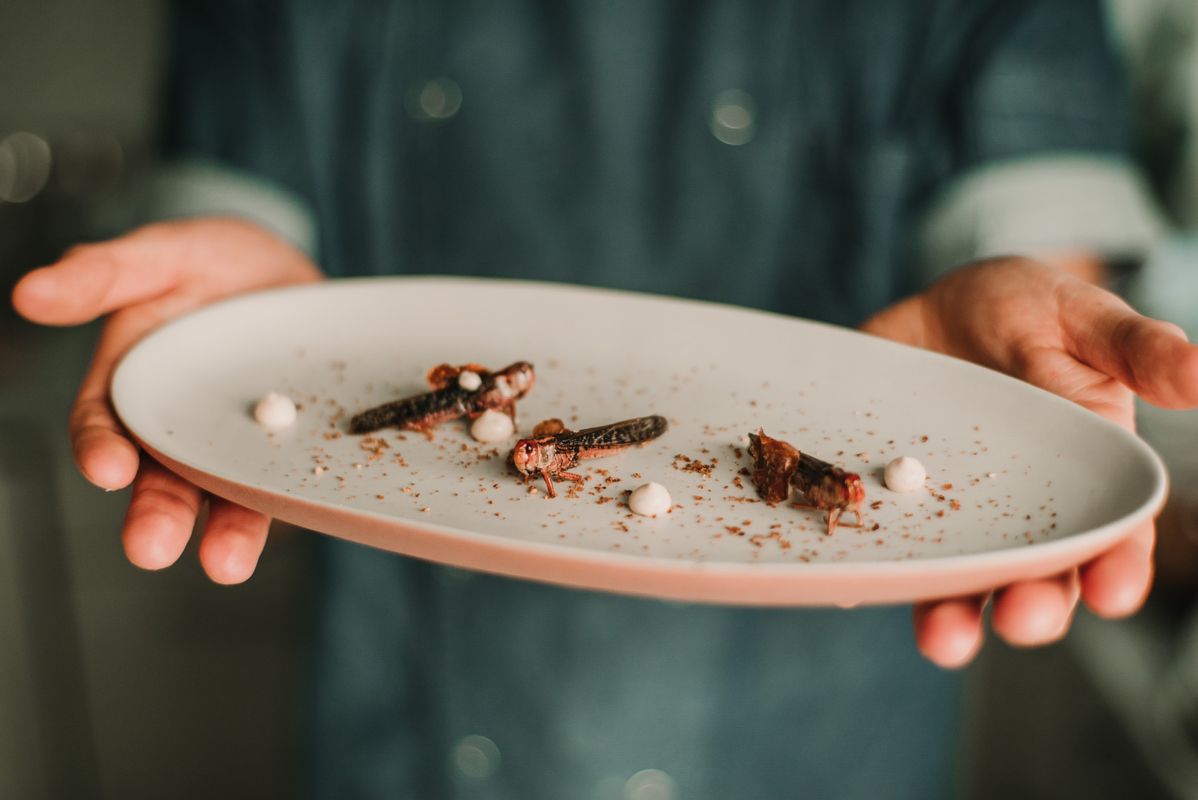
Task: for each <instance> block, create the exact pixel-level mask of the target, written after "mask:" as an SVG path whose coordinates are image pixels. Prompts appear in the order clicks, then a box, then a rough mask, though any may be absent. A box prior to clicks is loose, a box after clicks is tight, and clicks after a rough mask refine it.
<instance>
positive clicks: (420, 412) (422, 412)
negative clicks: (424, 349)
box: [349, 361, 534, 438]
mask: <svg viewBox="0 0 1198 800" xmlns="http://www.w3.org/2000/svg"><path fill="white" fill-rule="evenodd" d="M428 382H429V385H430V386H432V387H433V391H431V392H425V393H424V394H418V395H415V396H413V397H405V398H403V399H402V400H394V401H392V402H390V403H384V404H383V405H381V406H375V407H374V408H370V409H367V410H366V411H363V412H361V413H360V414H356V415H355V416H354V417H353V418H352V419H350V421H349V430H350V432H351V433H369V432H371V431H376V430H378V429H379V428H386V427H388V426H390V425H394V426H396V427H398V428H404V429H406V430H412V431H421V432H422V433H424V434H425V435H427V436H428V437H429V438H432V435H433V434H432V431H433V428H435V427H436V426H438V425H440V424H441V423H442V422H448V421H449V420H451V419H458V418H459V417H470V418H471V419H473V418H474V417H477V416H478V415H480V414H482V413H483V412H484V411H486V410H487V409H495V410H497V411H502V412H504V413H506V414H507V415H508V416H510V417H511V418H512V421H513V422H515V420H516V401H517V400H519V399H520V398H522V397H524V395H526V394H528V391H529V390H530V389H532V385H533V382H534V373H533V367H532V364H529V363H528V362H527V361H517V362H516V363H515V364H512V365H511V366H508V367H505V368H503V369H501V370H499V371H498V372H491V371H489V370H488V369H487V368H486V367H482V366H479V365H478V364H465V365H463V366H460V367H455V366H452V365H450V364H441V365H439V366H436V367H433V368H432V369H431V370H429V373H428Z"/></svg>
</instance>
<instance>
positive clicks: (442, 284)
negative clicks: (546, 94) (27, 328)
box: [112, 278, 1166, 605]
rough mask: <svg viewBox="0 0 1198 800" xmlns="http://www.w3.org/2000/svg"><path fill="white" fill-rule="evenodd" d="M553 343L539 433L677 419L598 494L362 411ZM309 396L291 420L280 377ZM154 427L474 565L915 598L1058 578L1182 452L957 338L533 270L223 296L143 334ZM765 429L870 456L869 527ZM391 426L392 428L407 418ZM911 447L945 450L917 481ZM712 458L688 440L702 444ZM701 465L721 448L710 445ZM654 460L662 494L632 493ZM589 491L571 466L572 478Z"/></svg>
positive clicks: (277, 489)
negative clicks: (273, 425) (763, 445)
mask: <svg viewBox="0 0 1198 800" xmlns="http://www.w3.org/2000/svg"><path fill="white" fill-rule="evenodd" d="M517 360H527V361H531V362H533V363H534V364H535V366H536V369H537V385H536V387H535V389H534V390H533V391H532V393H531V394H530V395H529V396H528V397H527V398H526V399H525V400H524V401H522V403H521V405H520V408H519V411H520V423H521V430H522V431H523V432H525V433H527V431H529V429H530V428H531V427H532V425H534V424H535V423H536V422H537V421H539V420H541V419H543V418H546V417H551V416H556V417H561V418H563V419H565V420H566V421H567V423H573V424H572V425H571V427H576V428H582V427H589V426H592V425H598V424H602V423H606V422H614V421H616V420H621V419H626V418H628V417H634V416H641V415H645V414H654V413H656V414H662V415H664V416H666V417H668V418H669V419H670V420H671V428H670V430H669V431H668V432H667V433H666V434H665V435H664V436H662V437H661V438H660V439H658V440H657V441H655V442H653V443H651V444H650V445H648V446H645V447H642V448H634V449H632V450H629V451H626V452H624V453H622V454H620V455H617V456H612V457H610V458H606V459H597V460H593V461H587V462H584V463H583V464H582V468H581V472H582V473H583V474H585V475H586V476H587V477H588V481H587V482H586V483H585V484H584V485H583V486H582V487H581V491H579V492H577V493H576V495H575V496H572V497H571V496H565V494H561V495H559V497H558V498H556V499H552V500H551V499H548V498H547V497H546V496H545V493H544V489H543V487H541V488H539V491H538V493H537V494H530V492H529V486H525V485H524V484H522V483H521V481H520V480H519V479H518V476H517V475H516V474H515V473H514V472H512V471H511V468H510V467H509V466H508V465H507V463H506V456H507V453H508V451H509V450H510V447H511V444H512V442H509V443H507V444H505V445H502V446H499V447H495V446H488V445H479V444H477V443H475V442H474V441H473V440H472V439H471V438H470V437H469V433H468V430H467V425H466V423H465V422H452V423H447V424H445V425H443V426H442V427H441V428H440V429H439V430H438V433H437V436H436V438H435V440H434V441H431V442H430V441H428V440H426V439H425V438H424V437H423V436H421V435H418V434H413V433H410V432H409V433H401V432H399V431H396V430H387V431H383V432H381V433H379V434H376V435H374V436H373V438H371V439H369V440H368V439H366V438H365V437H363V436H354V435H350V434H349V433H347V432H346V420H347V419H348V417H349V416H350V415H352V414H353V413H355V412H356V411H359V410H361V409H364V408H366V407H368V406H372V405H376V404H378V403H381V402H385V401H387V400H390V399H394V398H396V397H400V396H404V395H409V394H414V393H417V392H421V391H425V390H426V388H427V387H426V386H425V385H424V375H425V372H426V371H427V370H428V369H429V368H430V367H431V366H433V365H435V364H439V363H443V362H447V363H451V364H465V363H470V362H476V363H480V364H484V365H487V366H489V367H491V368H492V369H498V368H500V367H503V366H505V365H507V364H509V363H511V362H513V361H517ZM270 390H275V391H280V392H284V393H287V394H289V395H290V396H291V397H293V398H294V399H296V400H297V401H298V402H299V403H300V404H301V406H302V408H301V410H300V414H299V419H298V421H297V423H296V424H295V425H294V426H293V427H292V428H290V429H287V430H286V431H284V432H281V433H270V432H267V431H266V430H264V429H262V428H261V427H259V426H258V425H257V424H256V423H255V422H254V420H253V417H252V414H251V409H252V407H253V404H254V403H255V401H256V400H257V399H258V398H259V397H260V396H261V395H263V394H265V393H266V392H267V391H270ZM112 395H113V401H114V404H115V406H116V409H117V412H118V414H119V415H120V417H121V419H122V420H123V421H124V423H125V425H127V426H128V428H129V430H130V431H132V432H133V434H134V435H135V436H136V437H137V438H138V439H139V440H140V442H141V443H142V444H143V445H144V446H145V447H146V449H147V450H148V451H149V452H150V453H151V454H153V455H154V457H156V458H157V459H159V460H160V461H162V462H163V463H164V464H166V465H167V466H168V467H169V468H171V469H173V470H174V471H176V472H178V473H179V474H181V475H183V476H185V477H187V478H188V479H190V480H192V481H194V482H195V483H196V484H198V485H200V486H201V487H203V488H204V489H206V490H208V491H210V492H212V493H213V494H216V495H220V496H223V497H227V498H229V499H231V500H234V501H236V502H239V503H242V504H244V505H246V506H249V507H251V508H255V509H258V510H261V511H264V512H266V513H268V514H271V515H273V516H274V517H277V518H280V519H283V520H287V521H289V522H292V523H296V524H298V525H302V526H306V527H309V528H312V529H314V530H317V531H322V532H324V533H327V534H331V535H334V536H339V537H343V538H346V539H351V540H354V541H357V542H361V543H364V544H368V545H371V546H374V547H379V548H383V549H386V550H391V551H394V552H398V553H405V554H408V555H412V556H416V557H419V558H426V559H431V560H435V561H439V562H443V563H446V564H453V565H457V566H460V567H465V568H469V569H478V570H485V571H490V572H495V573H501V574H506V575H513V576H518V577H523V578H531V579H535V580H541V581H547V582H551V583H558V584H564V585H570V586H577V587H586V588H592V589H602V590H608V591H614V592H624V593H631V594H640V595H652V596H658V597H664V598H673V599H679V600H694V601H708V602H722V603H740V604H757V605H825V604H840V605H852V604H856V603H884V602H903V601H911V600H917V599H925V598H933V597H943V596H951V595H956V594H962V593H969V592H976V591H981V590H984V589H987V588H990V587H994V586H999V585H1003V584H1005V583H1008V582H1010V581H1012V580H1015V579H1021V578H1029V577H1035V576H1042V575H1047V574H1051V573H1053V572H1056V571H1059V570H1061V569H1063V568H1065V567H1068V566H1071V565H1074V564H1077V563H1080V562H1082V561H1084V560H1086V559H1088V558H1090V557H1092V556H1093V555H1095V554H1096V553H1099V552H1101V551H1103V550H1104V549H1106V548H1109V547H1110V546H1111V545H1113V544H1114V543H1115V542H1117V541H1118V540H1119V539H1120V538H1121V537H1122V536H1124V535H1126V534H1127V533H1128V532H1129V529H1130V528H1131V527H1132V526H1133V525H1134V524H1135V523H1136V522H1139V521H1142V520H1145V519H1147V518H1149V517H1150V516H1151V515H1152V514H1153V513H1154V512H1155V511H1157V510H1158V509H1159V507H1160V505H1161V503H1162V502H1163V499H1164V495H1165V485H1166V480H1165V473H1164V469H1163V467H1162V465H1161V462H1160V460H1159V459H1158V458H1157V457H1156V455H1155V454H1154V453H1153V452H1152V451H1151V450H1150V449H1149V448H1148V447H1147V446H1146V445H1145V444H1144V443H1143V442H1142V441H1140V440H1139V439H1137V438H1136V437H1134V436H1132V435H1130V434H1128V433H1127V432H1125V431H1123V430H1122V429H1120V428H1118V427H1117V426H1115V425H1113V424H1110V423H1108V422H1106V421H1105V420H1103V419H1101V418H1099V417H1098V416H1096V415H1094V414H1091V413H1089V412H1087V411H1085V410H1083V409H1081V408H1079V407H1077V406H1075V405H1073V404H1071V403H1069V402H1066V401H1064V400H1062V399H1060V398H1057V397H1055V396H1053V395H1050V394H1047V393H1045V392H1042V391H1040V390H1038V389H1035V388H1033V387H1031V386H1028V385H1026V384H1023V383H1020V382H1018V381H1015V380H1012V379H1010V378H1007V377H1005V376H1003V375H999V374H997V373H994V372H991V371H988V370H985V369H981V368H978V367H976V366H973V365H971V364H968V363H965V362H962V361H958V360H955V359H950V358H945V357H942V356H937V355H935V354H932V353H928V352H925V351H921V350H917V349H913V348H908V347H904V346H900V345H896V344H893V343H890V342H887V341H883V340H879V339H876V338H873V337H869V336H865V335H863V334H859V333H856V332H853V331H849V330H844V329H841V328H836V327H831V326H827V325H821V324H816V323H811V322H806V321H803V320H798V319H792V318H787V317H782V316H777V315H772V314H765V313H761V312H756V311H750V310H745V309H740V308H732V307H725V306H719V305H712V304H705V303H696V302H688V301H681V300H673V299H664V298H659V297H650V296H644V295H633V294H625V293H619V292H611V291H602V290H595V289H582V288H575V287H567V286H558V285H546V284H532V283H523V282H509V281H483V280H463V279H445V278H388V279H373V280H351V281H338V282H331V283H326V284H322V285H317V286H309V287H301V288H292V289H284V290H279V291H271V292H265V293H262V294H255V295H249V296H245V297H242V298H238V299H235V300H232V301H229V302H225V303H221V304H218V305H215V306H211V307H209V308H206V309H204V310H202V311H199V312H197V313H195V314H192V315H190V316H188V317H186V318H184V319H181V320H178V321H176V322H174V323H172V324H169V325H167V326H166V327H164V328H162V329H160V330H159V331H157V332H156V333H154V334H153V335H151V336H150V337H148V338H147V339H145V340H144V341H142V342H141V343H140V344H138V345H137V346H136V347H135V348H134V349H133V350H132V351H131V352H130V353H129V354H128V355H127V356H126V358H125V359H124V360H123V362H122V363H121V365H120V367H119V368H118V370H117V372H116V375H115V378H114V381H113V386H112ZM759 427H762V428H764V429H765V431H766V432H767V433H769V434H770V435H772V436H775V437H778V438H782V439H785V440H787V441H790V442H791V443H792V444H794V445H795V446H796V447H799V448H800V449H806V450H808V451H809V452H811V453H812V454H813V455H816V456H819V457H821V458H823V459H825V460H828V461H833V462H836V463H838V464H840V465H842V466H844V467H845V468H847V469H850V470H854V471H857V472H859V473H861V475H862V477H863V479H864V481H865V485H866V492H867V500H866V525H865V526H864V527H862V528H856V529H854V528H847V527H841V528H838V529H837V530H836V532H835V533H834V534H833V535H831V536H829V535H826V533H825V532H824V530H825V526H824V524H823V518H822V515H820V514H817V513H816V512H814V511H804V510H799V509H796V508H793V507H791V506H789V505H779V506H768V505H766V504H764V503H762V502H759V501H758V500H757V496H756V492H755V491H754V489H753V487H752V485H751V483H750V481H749V480H748V478H747V477H746V476H745V475H742V474H741V473H740V471H741V470H742V468H745V467H747V466H748V465H749V460H748V456H747V454H746V453H745V452H744V447H743V445H744V442H745V439H744V437H745V436H746V434H747V433H748V432H749V431H755V430H756V429H757V428H759ZM380 441H381V442H384V444H382V445H380V444H379V442H380ZM898 455H910V456H915V457H916V458H918V459H919V460H921V461H922V462H923V463H924V464H925V465H926V466H927V468H928V471H929V473H930V478H929V481H928V485H927V487H926V489H924V490H921V491H917V492H914V493H910V494H897V493H894V492H891V491H889V490H888V489H886V488H885V487H884V486H883V485H882V483H881V470H882V468H883V466H884V465H885V464H886V462H887V461H889V460H890V459H891V458H894V457H895V456H898ZM682 457H685V458H682ZM696 465H697V466H696ZM648 480H653V481H657V482H659V483H662V484H664V485H665V486H666V487H668V488H669V490H670V492H671V493H672V495H673V500H674V507H673V509H672V511H671V512H670V513H669V514H668V515H666V516H664V517H661V518H656V519H653V518H643V517H637V516H634V515H632V514H631V513H630V512H629V511H628V509H627V506H626V504H625V498H626V493H627V491H628V490H630V489H632V488H634V487H635V486H637V485H638V484H639V483H641V482H644V481H648ZM563 488H564V487H563Z"/></svg>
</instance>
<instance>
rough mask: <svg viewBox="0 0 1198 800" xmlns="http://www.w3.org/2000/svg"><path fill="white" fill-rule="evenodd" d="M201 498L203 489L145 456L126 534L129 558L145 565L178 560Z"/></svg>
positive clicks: (164, 564) (160, 565) (127, 517)
mask: <svg viewBox="0 0 1198 800" xmlns="http://www.w3.org/2000/svg"><path fill="white" fill-rule="evenodd" d="M200 500H201V496H200V490H199V489H197V488H196V487H195V486H192V485H191V484H190V483H188V482H187V481H185V480H183V479H182V478H180V477H179V476H177V475H175V474H174V473H172V472H169V471H167V469H166V468H165V467H163V466H161V465H160V464H158V463H157V462H156V461H154V460H153V459H152V458H150V457H149V456H143V457H142V459H141V469H140V470H139V472H138V474H137V480H136V481H135V482H134V484H133V497H132V499H131V500H130V501H129V510H128V511H127V512H126V513H125V528H124V532H123V534H122V540H123V542H124V545H125V555H126V556H127V557H128V559H129V561H131V562H132V563H133V564H135V565H137V566H139V567H141V568H143V569H162V568H163V567H169V566H170V565H171V564H174V563H175V562H176V561H178V560H179V556H180V555H182V553H183V550H184V549H185V548H186V547H187V541H188V539H190V538H191V531H192V528H193V527H195V521H196V516H197V515H198V514H199V513H200Z"/></svg>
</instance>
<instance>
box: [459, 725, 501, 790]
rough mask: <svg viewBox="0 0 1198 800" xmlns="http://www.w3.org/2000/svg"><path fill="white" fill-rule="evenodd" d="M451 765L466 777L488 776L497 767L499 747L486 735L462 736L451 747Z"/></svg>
mask: <svg viewBox="0 0 1198 800" xmlns="http://www.w3.org/2000/svg"><path fill="white" fill-rule="evenodd" d="M452 760H453V766H454V767H455V768H456V769H457V771H458V772H460V773H461V774H462V775H465V776H466V777H468V778H475V779H478V780H481V779H483V778H489V777H490V776H491V775H493V774H494V773H495V770H496V769H498V768H499V748H498V747H497V746H496V744H495V742H493V741H491V740H490V739H488V738H487V737H486V736H479V735H478V734H471V735H469V736H463V737H462V738H461V739H460V740H458V743H457V744H456V745H454V747H453V754H452Z"/></svg>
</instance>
